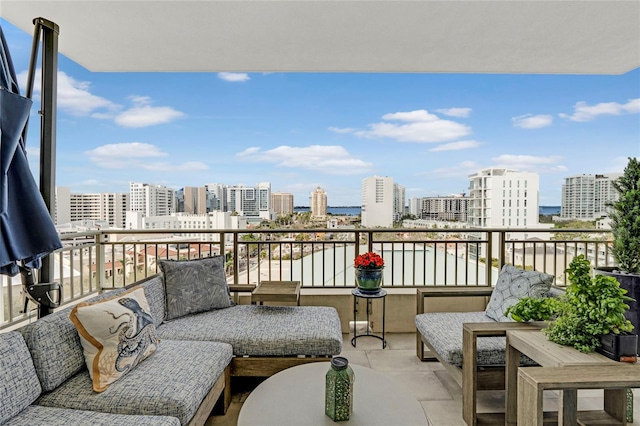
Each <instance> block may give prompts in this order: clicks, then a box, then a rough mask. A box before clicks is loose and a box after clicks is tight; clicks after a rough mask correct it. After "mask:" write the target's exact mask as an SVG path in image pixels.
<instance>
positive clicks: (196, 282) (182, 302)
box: [160, 256, 232, 320]
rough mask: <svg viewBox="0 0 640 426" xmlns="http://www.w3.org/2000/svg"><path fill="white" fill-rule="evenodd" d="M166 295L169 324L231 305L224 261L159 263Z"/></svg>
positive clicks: (209, 259) (166, 261) (215, 257)
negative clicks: (173, 320) (191, 315)
mask: <svg viewBox="0 0 640 426" xmlns="http://www.w3.org/2000/svg"><path fill="white" fill-rule="evenodd" d="M160 269H162V272H163V273H164V284H165V291H166V304H167V307H166V315H165V319H166V320H171V319H175V318H180V317H182V316H185V315H189V314H193V313H197V312H204V311H209V310H211V309H220V308H228V307H229V306H231V305H232V302H231V294H230V292H229V286H228V285H227V277H226V275H225V271H224V257H223V256H214V257H209V258H205V259H195V260H160Z"/></svg>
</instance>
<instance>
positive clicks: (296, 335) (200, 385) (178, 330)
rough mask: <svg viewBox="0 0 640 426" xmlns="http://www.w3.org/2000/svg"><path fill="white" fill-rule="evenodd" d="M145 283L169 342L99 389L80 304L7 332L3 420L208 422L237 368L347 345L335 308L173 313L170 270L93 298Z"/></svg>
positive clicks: (281, 362)
mask: <svg viewBox="0 0 640 426" xmlns="http://www.w3.org/2000/svg"><path fill="white" fill-rule="evenodd" d="M137 286H141V287H142V288H143V289H144V294H145V297H146V299H147V301H148V304H149V310H150V313H151V317H152V318H153V323H154V325H155V327H156V330H157V335H158V336H159V337H160V343H159V344H158V348H157V350H156V352H155V353H153V355H151V356H149V357H148V358H147V359H145V360H144V361H142V362H141V363H140V364H138V365H137V366H136V367H135V368H134V369H132V370H131V371H130V372H128V373H127V374H126V375H124V376H123V377H121V378H120V379H119V380H117V381H116V382H114V383H112V384H111V385H109V386H108V388H107V389H106V390H104V391H103V392H94V391H93V389H92V380H91V378H90V375H89V371H88V370H87V367H86V364H85V358H84V355H83V348H82V346H81V343H80V338H79V336H78V331H77V329H76V327H75V326H74V324H73V323H72V321H71V320H70V318H69V314H70V311H71V308H67V309H63V310H60V311H57V312H55V313H53V314H51V315H48V316H46V317H43V318H41V319H39V320H37V321H35V322H33V323H31V324H29V325H27V326H25V327H23V328H21V329H19V330H18V331H17V332H8V333H3V334H0V383H1V384H0V424H4V423H5V422H6V423H7V424H11V425H22V424H24V425H27V424H29V425H33V424H44V423H46V424H53V425H55V424H60V425H62V424H65V425H70V424H97V425H100V424H110V425H112V424H118V425H129V424H131V425H134V424H135V425H178V424H181V425H187V424H189V425H202V424H204V422H205V421H206V419H207V418H208V416H209V414H210V412H211V410H212V409H213V407H214V405H215V404H216V402H217V401H218V400H222V403H221V405H222V406H223V410H226V407H227V406H228V404H229V403H230V395H231V393H230V383H231V376H232V375H251V376H268V375H271V374H273V373H275V372H277V371H279V370H281V369H283V368H287V367H289V366H291V365H296V364H299V363H304V362H313V361H324V360H329V359H330V357H331V356H333V355H337V354H339V353H340V352H341V350H342V333H341V327H340V319H339V317H338V313H337V311H336V310H335V309H334V308H330V307H311V306H283V307H276V306H258V305H235V306H231V307H229V308H224V309H217V310H212V311H209V312H202V313H197V314H193V315H188V316H184V317H181V318H177V319H173V320H171V321H165V319H164V318H165V304H166V300H165V297H166V296H165V290H164V281H163V276H162V275H155V276H153V277H150V278H147V279H145V280H143V281H140V282H138V283H135V284H134V285H132V286H128V287H127V288H126V289H118V290H113V291H110V292H107V293H104V294H102V295H99V296H96V297H94V298H92V299H90V301H99V300H100V299H104V298H112V297H113V296H116V295H118V294H119V293H123V292H125V291H127V290H130V289H132V288H136V287H137ZM5 354H9V355H10V356H5ZM49 416H51V418H49ZM45 417H46V420H44V421H43V418H45ZM56 422H57V423H56Z"/></svg>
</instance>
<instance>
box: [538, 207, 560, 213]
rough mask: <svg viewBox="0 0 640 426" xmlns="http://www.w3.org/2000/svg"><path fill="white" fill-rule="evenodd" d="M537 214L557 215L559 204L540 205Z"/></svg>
mask: <svg viewBox="0 0 640 426" xmlns="http://www.w3.org/2000/svg"><path fill="white" fill-rule="evenodd" d="M538 210H539V214H544V215H554V214H555V215H558V214H560V206H540V208H539V209H538Z"/></svg>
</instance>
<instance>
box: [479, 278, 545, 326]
mask: <svg viewBox="0 0 640 426" xmlns="http://www.w3.org/2000/svg"><path fill="white" fill-rule="evenodd" d="M551 284H553V275H549V274H545V273H542V272H537V271H523V270H522V269H518V268H516V267H514V266H512V265H504V266H503V267H502V270H501V271H500V274H499V275H498V281H497V282H496V287H495V289H494V290H493V292H492V293H491V299H490V300H489V303H488V304H487V308H486V309H485V312H486V314H487V316H488V317H489V318H491V319H494V320H496V321H502V322H505V321H513V320H512V319H511V318H508V317H506V316H505V315H504V311H506V310H507V308H508V307H509V306H513V305H515V304H516V303H518V301H519V300H520V298H522V297H536V298H541V297H545V296H546V295H547V293H548V292H549V288H550V287H551Z"/></svg>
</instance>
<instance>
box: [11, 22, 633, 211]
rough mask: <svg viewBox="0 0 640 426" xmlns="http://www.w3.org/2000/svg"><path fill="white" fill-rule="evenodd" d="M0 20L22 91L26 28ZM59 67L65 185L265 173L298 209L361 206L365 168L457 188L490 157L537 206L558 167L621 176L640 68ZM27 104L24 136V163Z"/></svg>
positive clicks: (434, 189)
mask: <svg viewBox="0 0 640 426" xmlns="http://www.w3.org/2000/svg"><path fill="white" fill-rule="evenodd" d="M0 24H1V25H2V28H3V30H4V33H5V37H6V39H7V41H8V44H9V48H10V51H11V55H12V57H13V61H14V65H15V68H16V72H17V73H19V74H20V77H19V80H20V84H21V90H23V93H24V84H25V81H26V70H27V68H28V61H29V54H30V49H31V37H32V35H31V34H27V33H24V32H23V31H21V30H19V29H17V28H16V27H14V26H12V25H11V24H10V23H8V22H7V21H4V20H0ZM63 36H64V34H61V37H63ZM59 70H60V73H59V77H58V128H57V173H56V184H57V185H58V186H68V187H71V190H72V192H81V193H84V192H128V190H129V182H131V181H135V182H147V183H155V184H161V185H167V186H169V187H173V188H176V189H179V188H182V187H184V186H203V185H204V184H207V183H223V184H229V185H236V184H245V185H249V186H251V185H255V184H257V183H258V182H271V189H272V191H282V192H291V193H293V194H294V202H295V204H296V205H308V204H309V193H310V192H311V191H312V190H313V189H315V188H316V187H317V186H320V187H322V188H323V189H325V191H326V192H327V195H328V203H329V205H331V206H338V205H360V185H361V181H362V179H363V178H364V177H367V176H373V175H380V176H391V177H393V179H394V181H395V182H397V183H399V184H400V185H403V186H405V188H406V193H407V198H411V197H424V196H435V195H449V194H452V193H460V192H465V191H466V190H467V187H468V179H467V177H468V175H469V174H472V173H475V172H477V171H478V170H480V169H483V168H486V167H494V166H495V167H509V168H513V169H518V170H523V171H535V172H537V173H539V175H540V205H559V204H560V200H561V186H562V183H563V179H564V178H565V177H567V176H571V175H575V174H582V173H591V174H595V173H607V172H622V170H623V169H624V166H625V164H626V162H627V157H630V156H640V69H636V70H634V71H631V72H629V73H627V74H624V75H620V76H592V75H491V74H489V75H487V74H477V75H475V74H396V73H389V74H360V73H326V74H322V73H264V74H263V73H249V74H245V73H92V72H89V71H87V70H86V69H84V68H82V67H81V66H79V65H77V64H76V63H74V62H73V61H71V60H69V59H67V58H66V57H64V56H62V55H60V58H59ZM37 95H38V92H36V96H37ZM38 105H39V103H38V102H36V103H35V104H34V107H33V110H32V119H31V124H30V128H29V139H28V141H27V147H28V152H29V157H30V162H31V164H32V170H34V171H35V172H36V173H37V161H38V155H39V152H38V137H37V135H38V133H39V130H38V123H39V118H38V116H37V115H36V112H37V109H38Z"/></svg>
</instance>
